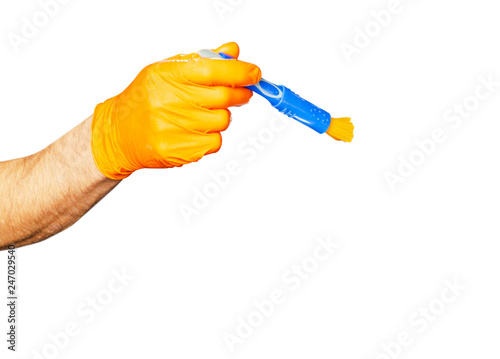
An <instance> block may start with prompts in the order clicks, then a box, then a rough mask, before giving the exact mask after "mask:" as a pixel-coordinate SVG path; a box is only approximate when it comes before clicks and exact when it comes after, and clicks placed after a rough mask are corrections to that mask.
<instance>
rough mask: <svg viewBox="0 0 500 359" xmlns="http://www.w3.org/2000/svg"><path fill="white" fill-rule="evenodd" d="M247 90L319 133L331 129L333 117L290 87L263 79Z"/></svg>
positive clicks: (221, 55) (207, 52)
mask: <svg viewBox="0 0 500 359" xmlns="http://www.w3.org/2000/svg"><path fill="white" fill-rule="evenodd" d="M198 53H199V54H200V56H201V57H211V58H219V59H220V58H222V59H234V57H231V56H229V55H226V54H224V53H222V52H221V53H216V52H213V51H211V50H201V51H199V52H198ZM217 55H218V56H217ZM247 88H248V89H250V90H252V91H253V92H255V93H258V94H259V95H261V96H262V97H264V98H265V99H266V100H268V101H269V103H270V104H271V105H272V106H273V107H274V108H276V109H277V110H278V111H280V112H281V113H283V114H285V115H287V116H288V117H291V118H293V119H295V120H297V121H299V122H301V123H303V124H304V125H306V126H308V127H310V128H312V129H313V130H314V131H316V132H318V133H325V132H326V131H327V130H328V127H330V121H331V118H332V116H330V114H329V113H328V112H326V111H325V110H323V109H321V108H319V107H318V106H316V105H314V104H312V103H311V102H309V101H307V100H304V99H303V98H302V97H300V96H299V95H297V94H296V93H295V92H293V91H292V90H290V89H289V88H288V87H285V86H283V85H276V84H273V83H272V82H270V81H267V80H265V79H261V80H260V82H259V83H257V84H255V85H252V86H247Z"/></svg>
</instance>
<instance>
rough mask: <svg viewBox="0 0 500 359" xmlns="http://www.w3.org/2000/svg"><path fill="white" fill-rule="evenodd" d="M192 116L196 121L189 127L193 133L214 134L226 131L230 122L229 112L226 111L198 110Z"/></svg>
mask: <svg viewBox="0 0 500 359" xmlns="http://www.w3.org/2000/svg"><path fill="white" fill-rule="evenodd" d="M192 116H194V117H195V118H196V120H195V121H194V122H193V124H192V125H191V128H192V129H193V130H194V131H197V132H202V133H214V132H222V131H225V130H227V128H228V127H229V123H230V122H231V111H229V110H228V109H218V110H207V109H199V110H198V111H196V112H195V113H192Z"/></svg>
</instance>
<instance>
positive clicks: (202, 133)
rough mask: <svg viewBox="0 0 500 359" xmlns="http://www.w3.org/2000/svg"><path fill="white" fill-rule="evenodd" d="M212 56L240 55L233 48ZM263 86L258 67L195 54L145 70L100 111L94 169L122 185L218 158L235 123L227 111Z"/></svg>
mask: <svg viewBox="0 0 500 359" xmlns="http://www.w3.org/2000/svg"><path fill="white" fill-rule="evenodd" d="M215 51H216V52H224V53H226V54H228V55H230V56H233V57H235V58H237V57H238V55H239V48H238V45H237V44H236V43H234V42H233V43H228V44H225V45H222V46H221V47H219V48H218V49H216V50H215ZM260 78H261V72H260V69H259V68H258V67H257V66H255V65H253V64H250V63H247V62H243V61H239V60H236V59H235V60H218V59H205V58H200V56H199V55H198V54H196V53H193V54H189V55H177V56H174V57H171V58H169V59H166V60H164V61H160V62H157V63H154V64H152V65H149V66H147V67H146V68H144V69H143V70H142V71H141V72H140V73H139V75H138V76H137V77H136V79H135V80H134V81H133V82H132V84H130V85H129V87H127V89H126V90H125V91H123V92H122V93H121V94H119V95H118V96H115V97H113V98H111V99H109V100H107V101H105V102H104V103H101V104H99V105H97V107H96V108H95V111H94V118H93V122H92V154H93V156H94V162H95V164H96V166H97V168H98V169H99V170H100V171H101V172H102V173H103V174H104V175H105V176H106V177H108V178H111V179H116V180H119V179H123V178H126V177H128V176H129V175H130V174H131V173H132V172H134V171H136V170H138V169H141V168H170V167H180V166H182V165H184V164H186V163H190V162H196V161H198V160H199V159H200V158H202V157H203V156H204V155H206V154H209V153H214V152H217V151H218V150H219V149H220V147H221V144H222V138H221V134H220V132H221V131H224V130H225V129H226V128H227V127H228V126H229V122H230V118H231V113H230V112H229V110H228V109H227V108H228V107H230V106H240V105H242V104H245V103H247V102H248V101H249V100H250V98H251V97H252V91H250V90H248V89H246V88H243V86H248V85H253V84H255V83H257V82H259V81H260Z"/></svg>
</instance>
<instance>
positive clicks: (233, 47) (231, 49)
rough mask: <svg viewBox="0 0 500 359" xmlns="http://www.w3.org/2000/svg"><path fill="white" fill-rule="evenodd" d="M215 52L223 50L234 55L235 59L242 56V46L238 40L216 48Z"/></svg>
mask: <svg viewBox="0 0 500 359" xmlns="http://www.w3.org/2000/svg"><path fill="white" fill-rule="evenodd" d="M214 51H215V52H223V53H225V54H226V55H229V56H231V57H234V58H235V59H237V58H238V56H240V47H239V46H238V44H237V43H236V42H228V43H226V44H224V45H222V46H219V47H218V48H216V49H214Z"/></svg>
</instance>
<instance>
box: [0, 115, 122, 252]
mask: <svg viewBox="0 0 500 359" xmlns="http://www.w3.org/2000/svg"><path fill="white" fill-rule="evenodd" d="M91 123H92V116H91V117H89V118H88V119H86V120H85V121H83V122H82V123H81V124H79V125H78V126H77V127H75V128H74V129H72V130H71V131H70V132H68V133H67V134H65V135H64V136H63V137H61V138H60V139H58V140H57V141H55V142H54V143H52V144H51V145H50V146H48V147H47V148H45V149H43V150H42V151H40V152H38V153H36V154H34V155H32V156H28V157H24V158H19V159H15V160H11V161H6V162H0V250H4V249H7V247H8V246H9V245H15V246H16V247H20V246H25V245H28V244H32V243H36V242H40V241H43V240H44V239H47V238H49V237H51V236H53V235H55V234H57V233H59V232H61V231H63V230H64V229H66V228H68V227H69V226H71V225H72V224H73V223H75V222H76V221H77V220H78V219H80V217H82V216H83V215H84V214H85V213H87V211H88V210H90V209H91V208H92V207H93V206H94V205H95V204H96V203H97V202H99V201H100V200H101V198H103V197H104V196H105V195H106V194H108V193H109V192H110V191H111V190H112V189H113V188H114V187H115V186H116V185H118V183H120V181H117V180H111V179H109V178H107V177H105V176H104V175H103V174H102V173H101V172H99V170H98V169H97V167H96V166H95V164H94V160H93V157H92V151H91V147H90V143H91Z"/></svg>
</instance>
